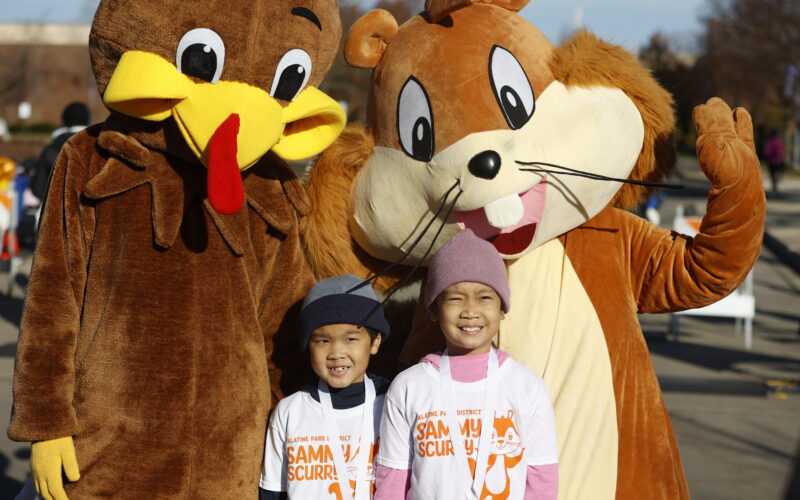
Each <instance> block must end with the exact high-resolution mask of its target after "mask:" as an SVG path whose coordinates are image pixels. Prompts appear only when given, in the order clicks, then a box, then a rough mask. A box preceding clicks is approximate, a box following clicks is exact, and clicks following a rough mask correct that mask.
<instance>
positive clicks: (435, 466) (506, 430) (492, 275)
mask: <svg viewBox="0 0 800 500" xmlns="http://www.w3.org/2000/svg"><path fill="white" fill-rule="evenodd" d="M509 295H510V294H509V286H508V281H507V278H506V269H505V265H504V263H503V261H502V259H501V257H500V255H499V254H498V253H497V251H496V250H495V248H494V247H493V246H492V245H491V244H490V243H489V242H487V241H484V240H481V239H479V238H478V237H477V236H475V234H473V233H472V231H470V230H465V231H462V232H461V233H459V234H458V235H456V236H455V237H454V238H453V239H451V240H450V241H449V242H448V243H447V244H445V245H444V246H443V247H442V249H441V250H440V251H439V252H438V253H437V254H436V256H435V257H434V258H433V261H432V263H431V266H430V268H429V270H428V281H427V284H426V287H425V304H426V306H427V308H428V310H429V312H430V315H431V318H432V319H433V320H434V321H435V322H437V323H438V325H439V327H440V329H441V331H442V334H443V335H444V339H445V343H446V345H447V348H446V349H445V350H444V351H443V352H442V353H440V354H432V355H428V356H426V357H425V358H423V360H422V362H421V363H420V364H418V365H416V366H413V367H411V368H409V369H408V370H406V371H404V372H403V373H401V374H400V375H399V376H398V377H397V378H396V379H395V381H394V382H393V383H392V385H391V387H390V388H389V392H388V393H387V396H386V401H385V406H384V414H383V419H382V422H381V439H382V441H381V447H380V450H379V453H378V459H377V463H378V476H377V493H376V496H375V498H376V500H394V499H405V498H413V499H420V500H422V499H424V500H433V499H441V500H447V499H457V500H464V499H481V500H483V499H491V500H500V499H503V500H505V499H525V500H528V499H547V500H551V499H552V500H554V499H555V498H556V494H557V490H558V454H557V450H556V432H555V419H554V417H553V408H552V404H551V402H550V396H549V394H548V391H547V388H546V387H545V385H544V382H543V381H542V379H541V378H539V377H538V376H537V375H535V374H533V373H531V372H530V371H529V370H527V369H526V368H525V367H523V366H522V365H520V364H519V363H517V362H515V361H514V360H512V359H510V358H509V357H508V354H506V353H505V352H503V351H498V350H495V349H494V348H493V347H492V339H493V338H494V337H495V335H497V332H498V330H499V328H500V321H502V320H503V318H504V317H505V314H506V313H507V312H508V310H509V306H510V300H509V298H510V297H509Z"/></svg>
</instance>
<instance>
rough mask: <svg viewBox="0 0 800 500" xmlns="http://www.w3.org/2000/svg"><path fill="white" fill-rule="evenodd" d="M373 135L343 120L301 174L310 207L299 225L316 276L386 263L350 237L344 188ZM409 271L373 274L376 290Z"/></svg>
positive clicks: (364, 272)
mask: <svg viewBox="0 0 800 500" xmlns="http://www.w3.org/2000/svg"><path fill="white" fill-rule="evenodd" d="M373 147H374V140H373V138H372V135H370V134H369V133H368V132H367V131H366V130H365V129H364V127H363V125H359V124H356V125H350V126H348V127H347V128H346V129H345V130H344V132H343V133H342V135H341V136H340V137H339V139H338V140H337V141H336V142H335V143H334V144H333V145H332V146H331V147H329V148H328V149H327V150H326V151H325V152H324V153H322V154H321V155H320V156H319V157H318V158H317V161H316V163H315V164H314V168H313V169H311V172H310V173H309V175H308V179H307V180H306V190H307V192H308V196H309V198H310V200H311V206H312V207H313V208H312V211H311V213H310V214H309V215H308V216H307V217H305V218H303V219H302V220H301V223H300V230H301V232H302V234H303V239H304V241H305V250H306V255H307V256H308V260H309V262H310V263H311V267H312V270H313V271H314V274H315V275H316V277H317V278H318V279H323V278H328V277H330V276H334V275H337V274H344V273H349V274H355V275H356V276H359V277H361V278H366V277H368V276H371V275H372V274H374V273H376V272H378V271H380V270H381V269H383V268H384V267H386V265H387V263H385V262H383V261H380V260H378V259H376V258H374V257H372V256H370V255H369V254H367V253H366V252H365V251H364V250H363V249H362V248H361V247H359V246H358V244H357V243H356V242H355V241H354V240H353V238H352V236H351V234H350V228H349V227H348V222H349V221H350V216H351V214H352V208H351V206H350V193H351V191H352V188H353V182H354V181H355V178H356V175H357V174H358V172H359V170H361V168H362V167H363V166H364V164H365V163H366V162H367V160H368V159H369V157H370V155H371V154H372V149H373ZM408 271H409V268H407V267H405V266H398V267H396V268H395V269H393V270H392V271H390V272H389V273H387V274H386V275H385V276H382V277H380V278H378V279H377V280H375V282H374V283H373V287H374V288H375V289H376V290H378V291H381V292H385V291H386V290H388V289H390V288H391V287H392V286H394V285H395V284H396V283H398V282H399V281H400V280H401V279H402V278H403V277H404V276H405V275H406V274H407V273H408Z"/></svg>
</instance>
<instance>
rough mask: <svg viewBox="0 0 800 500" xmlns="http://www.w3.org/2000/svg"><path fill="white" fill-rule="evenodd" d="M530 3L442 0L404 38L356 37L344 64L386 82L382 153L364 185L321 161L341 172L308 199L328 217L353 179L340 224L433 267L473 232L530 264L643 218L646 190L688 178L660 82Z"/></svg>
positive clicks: (372, 144)
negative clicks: (460, 235)
mask: <svg viewBox="0 0 800 500" xmlns="http://www.w3.org/2000/svg"><path fill="white" fill-rule="evenodd" d="M527 3H528V2H527V0H429V1H428V3H427V4H426V9H425V11H424V12H423V13H421V14H420V15H418V16H416V17H414V18H412V19H411V20H409V21H408V22H406V23H404V24H403V25H402V26H398V25H397V23H396V22H395V19H394V18H393V17H392V16H391V14H389V13H388V12H386V11H382V10H376V11H372V12H369V13H367V14H366V15H364V16H363V17H362V18H361V19H359V20H358V21H357V22H356V24H355V25H354V26H353V28H352V30H351V32H350V33H349V35H348V37H347V40H346V44H345V57H346V58H347V61H348V62H349V63H350V64H351V65H354V66H357V67H362V68H371V69H372V70H373V78H372V87H371V92H370V103H369V113H368V123H367V129H366V131H363V132H360V135H361V139H360V141H359V142H360V143H362V144H368V146H366V147H365V146H363V145H361V146H358V148H360V149H361V152H360V154H359V155H358V156H359V157H361V158H363V161H362V162H360V163H359V164H358V165H357V166H356V168H354V169H352V170H353V171H351V172H345V173H341V171H340V170H337V169H335V168H334V169H331V167H330V166H329V165H327V164H326V163H325V162H324V161H323V162H320V164H318V165H317V168H319V169H320V170H324V169H330V170H331V171H332V172H334V171H335V173H331V174H330V175H329V176H326V173H325V172H322V171H320V172H314V173H313V174H312V177H311V178H310V183H311V184H310V185H309V188H310V190H311V191H312V193H314V197H315V198H317V200H316V202H317V203H323V204H325V203H326V202H327V198H326V199H325V200H319V199H318V198H319V190H321V189H323V188H322V185H321V184H317V185H315V183H321V182H322V181H323V179H325V181H324V182H325V183H326V184H327V183H330V182H332V181H334V179H331V176H336V177H337V179H336V181H338V182H340V183H341V182H342V179H343V178H348V177H349V179H350V180H349V181H348V183H349V189H350V203H349V204H348V205H347V206H343V207H342V210H346V213H342V212H341V211H339V212H338V213H337V214H336V215H337V216H341V217H345V218H346V219H347V221H348V230H349V233H350V234H351V235H352V237H353V238H354V240H355V242H356V243H357V246H358V247H360V248H362V249H364V250H366V252H368V253H369V254H371V256H373V257H376V258H378V259H380V260H384V261H398V262H403V263H407V264H409V263H420V262H422V263H423V264H424V263H425V262H427V259H429V257H430V255H432V253H433V252H435V251H436V249H438V247H440V246H441V245H442V244H443V243H444V242H446V241H447V240H448V239H449V238H450V237H452V236H453V235H454V234H456V233H457V232H459V231H461V230H462V229H464V228H469V229H472V230H473V231H474V232H475V234H477V235H479V236H480V237H482V238H484V239H486V240H488V241H490V242H492V243H493V244H494V246H495V247H496V248H497V250H498V251H499V252H500V253H501V254H502V255H503V257H504V258H507V259H515V258H519V257H521V256H523V255H525V254H526V253H528V252H530V251H531V250H532V249H534V248H536V247H537V246H538V245H541V244H542V243H544V242H547V241H549V240H551V239H553V238H556V237H558V236H560V235H562V234H564V233H565V232H567V231H569V230H571V229H573V228H575V227H577V226H579V225H581V224H583V223H584V222H586V221H587V220H589V219H591V218H592V217H594V216H595V215H597V214H598V213H599V212H600V211H601V210H602V209H603V208H605V207H606V206H608V205H615V206H620V207H632V206H634V205H636V204H637V203H638V202H639V201H641V200H642V199H644V198H645V197H646V196H647V194H648V189H649V188H648V187H645V186H642V185H635V184H631V181H634V182H636V181H642V182H644V183H645V184H646V183H648V182H657V181H659V180H661V179H663V177H664V176H665V175H666V174H667V173H669V171H670V170H671V168H672V167H673V165H674V152H673V149H672V146H671V144H672V143H671V133H672V129H673V126H674V120H673V113H672V100H671V97H670V96H669V94H668V93H667V92H666V91H664V90H663V89H662V88H661V87H659V86H658V84H657V83H656V82H655V80H654V79H653V78H652V76H651V75H650V73H649V71H647V70H646V69H645V68H643V67H642V66H641V65H640V64H639V63H638V61H637V60H636V59H635V57H634V56H632V55H631V54H630V53H628V52H626V51H625V50H623V49H622V48H620V47H617V46H614V45H610V44H607V43H605V42H602V41H600V40H598V39H597V38H596V37H594V36H593V35H591V34H589V33H587V32H579V33H577V34H576V35H575V36H573V38H572V39H571V40H569V41H568V42H567V43H566V44H565V45H564V46H563V47H556V46H554V45H553V44H551V43H550V41H548V40H547V39H546V38H545V37H544V35H543V34H542V33H541V31H540V30H539V29H538V28H536V26H534V25H532V24H531V23H529V22H528V21H526V20H525V19H524V18H523V17H522V16H520V15H519V14H518V11H519V10H520V9H522V8H523V7H524V6H525V5H526V4H527ZM354 133H357V132H353V131H351V132H350V133H349V135H346V136H345V137H344V138H343V140H342V143H343V146H344V147H347V146H348V143H349V146H350V147H351V149H355V146H353V143H354V142H355V140H354V138H353V137H352V136H353V134H354ZM335 148H336V146H335V147H334V149H335ZM343 154H344V153H339V156H340V157H341V156H342V155H343ZM320 222H321V221H320ZM437 235H438V236H437ZM337 253H339V254H340V255H341V253H342V252H341V251H340V252H337ZM312 257H314V255H313V252H312ZM316 260H317V262H318V263H321V264H323V265H322V266H319V265H318V266H317V267H318V268H320V267H322V268H326V266H325V265H324V262H322V260H324V257H323V258H322V259H316ZM360 260H361V262H362V263H364V264H365V265H366V267H374V266H371V265H370V264H369V262H368V261H367V260H365V259H363V258H361V259H360ZM327 269H329V271H328V272H332V271H334V269H333V267H332V266H328V267H327ZM349 269H350V270H351V272H352V270H353V269H352V267H351V268H349ZM379 288H380V287H379Z"/></svg>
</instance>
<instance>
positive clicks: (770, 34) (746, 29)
mask: <svg viewBox="0 0 800 500" xmlns="http://www.w3.org/2000/svg"><path fill="white" fill-rule="evenodd" d="M703 21H704V24H705V34H704V36H703V63H704V64H706V65H707V67H708V71H709V74H710V75H711V78H712V80H713V84H714V88H715V91H716V93H718V94H719V95H721V96H722V97H724V98H725V99H727V100H729V101H731V102H732V103H733V104H741V105H744V106H746V107H748V109H750V110H751V112H753V114H754V115H755V117H756V118H759V117H761V116H762V115H763V113H765V110H766V108H767V107H768V106H770V105H774V104H776V101H779V100H780V96H781V89H782V86H783V81H784V75H785V72H786V68H787V67H788V66H789V65H791V64H800V2H798V1H797V0H710V8H709V12H708V14H707V15H706V16H705V19H704V20H703Z"/></svg>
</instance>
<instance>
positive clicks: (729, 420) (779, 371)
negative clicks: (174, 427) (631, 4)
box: [0, 160, 800, 500]
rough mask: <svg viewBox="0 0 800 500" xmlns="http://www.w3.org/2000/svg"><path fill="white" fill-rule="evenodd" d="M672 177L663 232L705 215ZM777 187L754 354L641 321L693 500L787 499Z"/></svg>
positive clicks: (794, 404) (789, 301) (692, 321)
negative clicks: (685, 216)
mask: <svg viewBox="0 0 800 500" xmlns="http://www.w3.org/2000/svg"><path fill="white" fill-rule="evenodd" d="M679 173H680V174H681V175H682V176H683V181H684V182H685V183H686V184H687V186H688V189H686V190H684V191H682V192H681V193H680V194H670V195H669V197H668V198H667V199H666V201H665V203H664V205H663V206H662V210H661V214H662V221H663V223H662V225H664V226H665V227H667V226H668V225H669V223H670V221H671V220H672V217H673V214H674V211H675V207H676V206H677V205H678V204H683V205H685V206H687V209H690V208H688V207H693V208H691V209H694V210H696V211H697V212H698V213H700V214H702V212H703V211H704V207H705V193H706V189H707V183H705V181H704V179H703V177H702V175H701V174H699V171H698V168H697V166H696V164H695V163H694V162H692V161H688V160H686V161H683V162H682V163H681V164H680V167H679ZM784 187H785V191H786V194H785V196H784V197H782V198H772V197H771V198H770V199H769V201H768V222H767V230H768V233H769V234H770V235H771V236H773V237H774V238H775V239H776V240H777V241H778V242H779V243H781V244H782V245H783V247H782V249H781V248H780V247H779V248H778V250H779V253H778V255H777V256H776V254H774V253H773V252H772V251H771V250H769V249H767V248H765V250H764V252H763V254H762V256H761V258H760V259H759V261H758V263H757V264H756V268H755V274H754V276H755V290H754V292H755V295H756V305H757V312H756V318H755V323H754V332H755V340H754V343H753V349H752V350H751V351H746V350H744V348H743V339H742V337H741V336H737V335H736V334H735V333H734V326H733V321H732V320H723V319H717V320H713V319H701V318H683V319H682V320H681V325H680V332H681V336H680V341H679V342H676V341H675V340H674V339H673V338H672V336H670V335H668V334H667V331H668V327H669V318H668V317H665V316H642V317H641V321H642V325H643V328H644V330H645V335H646V337H647V339H648V344H649V345H650V348H651V352H652V355H653V363H654V365H655V367H656V371H657V372H658V374H659V378H660V380H661V382H662V388H663V390H664V400H665V402H666V404H667V407H668V409H669V411H670V415H671V417H672V422H673V425H674V428H675V433H676V436H677V439H678V443H679V445H680V448H681V453H682V456H683V460H684V465H685V468H686V474H687V477H688V481H689V487H690V490H691V493H692V497H693V498H694V499H696V500H704V499H709V500H717V499H725V500H736V499H748V500H753V499H758V500H772V499H775V500H778V499H782V498H784V493H783V492H784V491H785V489H786V485H787V483H788V481H789V480H790V476H791V470H792V467H793V465H792V464H793V460H794V457H795V455H796V453H797V451H798V445H800V394H798V393H793V392H776V391H774V390H768V383H770V382H769V381H776V380H777V381H784V382H789V383H797V382H798V381H800V335H798V333H800V332H799V331H798V326H800V293H798V292H800V274H796V273H795V272H793V271H792V269H791V268H790V267H789V266H787V265H786V264H785V262H787V259H788V260H791V258H792V256H793V255H794V256H795V257H797V255H796V254H793V253H792V252H798V251H800V217H798V215H800V214H799V212H800V176H798V177H792V178H787V179H786V180H785V184H784ZM691 209H690V210H691ZM28 264H29V262H28ZM4 278H5V277H4V276H0V290H5V286H4V283H5V282H4V281H3V280H4ZM24 283H25V279H24V278H23V279H21V280H20V283H19V285H20V286H17V287H16V289H15V295H14V296H13V297H12V298H0V500H5V499H9V498H13V496H14V493H16V491H17V489H18V488H19V486H20V485H21V482H22V481H23V480H24V478H25V477H26V476H27V473H28V470H27V469H28V457H29V453H28V446H27V445H26V444H21V443H12V442H11V441H9V440H7V439H6V437H5V427H6V426H7V421H8V420H7V419H8V415H9V414H10V411H11V374H12V371H13V357H14V353H15V350H16V336H17V328H18V325H19V319H20V316H21V309H22V298H21V297H22V296H23V293H24ZM778 387H788V388H789V389H791V386H785V385H778ZM587 498H589V497H587ZM787 498H788V497H787ZM792 498H793V499H794V500H796V499H798V498H800V494H798V495H797V496H795V497H792Z"/></svg>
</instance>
